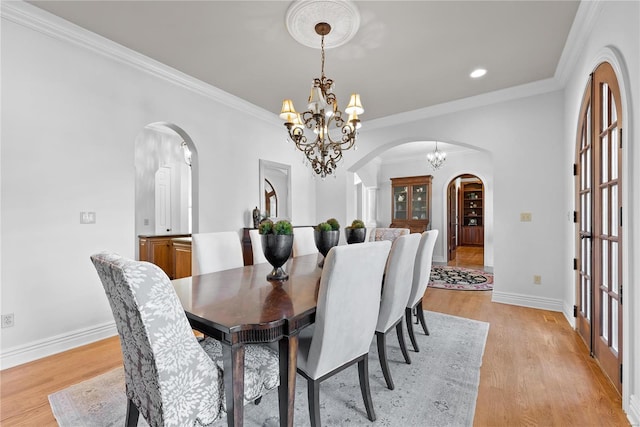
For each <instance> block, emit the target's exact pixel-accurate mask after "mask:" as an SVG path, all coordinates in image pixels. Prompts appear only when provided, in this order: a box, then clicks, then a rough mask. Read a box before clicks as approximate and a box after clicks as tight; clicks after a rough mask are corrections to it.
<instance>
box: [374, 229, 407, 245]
mask: <svg viewBox="0 0 640 427" xmlns="http://www.w3.org/2000/svg"><path fill="white" fill-rule="evenodd" d="M410 232H411V230H409V229H408V228H391V227H387V228H385V227H376V228H374V229H373V230H372V231H371V234H369V241H370V242H377V241H380V240H389V241H390V242H393V241H394V240H395V239H397V238H398V237H400V236H404V235H405V234H409V233H410Z"/></svg>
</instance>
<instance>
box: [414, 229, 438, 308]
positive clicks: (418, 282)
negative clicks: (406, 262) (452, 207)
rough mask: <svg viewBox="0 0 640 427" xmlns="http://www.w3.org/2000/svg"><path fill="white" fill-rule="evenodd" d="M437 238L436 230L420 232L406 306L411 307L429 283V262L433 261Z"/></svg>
mask: <svg viewBox="0 0 640 427" xmlns="http://www.w3.org/2000/svg"><path fill="white" fill-rule="evenodd" d="M437 239H438V230H429V231H425V232H424V233H422V237H421V238H420V245H418V253H417V254H416V261H415V266H414V267H413V285H412V287H411V293H410V294H409V300H408V303H407V307H409V308H413V307H414V306H415V305H416V304H417V303H418V301H420V299H421V298H422V297H423V295H424V292H425V291H426V290H427V286H428V285H429V277H430V276H431V263H432V261H433V248H434V247H435V245H436V240H437Z"/></svg>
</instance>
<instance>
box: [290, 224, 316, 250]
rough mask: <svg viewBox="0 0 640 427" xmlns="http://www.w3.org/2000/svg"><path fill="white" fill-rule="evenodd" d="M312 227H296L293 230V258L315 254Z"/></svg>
mask: <svg viewBox="0 0 640 427" xmlns="http://www.w3.org/2000/svg"><path fill="white" fill-rule="evenodd" d="M317 253H318V248H317V247H316V240H315V238H314V237H313V227H296V228H294V229H293V256H294V257H298V256H302V255H311V254H317Z"/></svg>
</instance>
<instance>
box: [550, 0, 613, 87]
mask: <svg viewBox="0 0 640 427" xmlns="http://www.w3.org/2000/svg"><path fill="white" fill-rule="evenodd" d="M601 11H602V2H600V1H581V2H580V5H579V6H578V11H577V12H576V17H575V18H574V20H573V24H572V25H571V29H570V30H569V35H568V36H567V41H566V42H565V44H564V49H562V55H560V60H559V61H558V66H557V67H556V73H555V78H556V79H557V80H558V82H560V84H561V85H562V86H563V87H564V86H565V85H566V83H567V82H568V81H569V78H570V77H571V71H572V70H573V69H574V68H575V66H576V64H577V62H578V59H579V58H580V55H581V54H582V52H583V50H584V45H585V43H584V40H585V39H586V38H587V37H588V36H589V34H590V33H591V31H592V30H593V26H594V25H595V23H596V18H597V17H598V15H599V14H600V13H601Z"/></svg>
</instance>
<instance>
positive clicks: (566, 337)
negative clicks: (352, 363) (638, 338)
mask: <svg viewBox="0 0 640 427" xmlns="http://www.w3.org/2000/svg"><path fill="white" fill-rule="evenodd" d="M475 249H477V248H475ZM463 252H464V251H463ZM476 252H477V251H476ZM479 259H480V260H479ZM479 259H478V258H477V253H476V258H473V257H471V258H470V259H467V260H465V261H464V262H462V261H461V262H462V263H463V264H464V265H465V266H470V267H476V268H477V267H479V266H481V265H482V261H481V259H482V258H479ZM424 304H425V308H426V309H427V310H432V311H438V312H441V313H447V314H452V315H455V316H461V317H466V318H470V319H476V320H481V321H484V322H488V323H489V324H490V327H489V335H488V338H487V345H486V348H485V353H484V358H483V363H482V369H481V372H480V388H479V391H478V400H477V404H476V413H475V419H474V425H475V426H563V427H565V426H581V427H582V426H626V425H629V423H628V421H627V418H626V416H625V415H624V413H623V411H622V409H621V407H622V404H621V399H620V396H619V395H618V394H617V393H616V391H615V389H614V388H613V386H612V385H611V384H610V383H609V382H608V380H607V379H606V377H605V376H604V375H603V374H602V372H601V371H600V369H599V367H598V365H597V363H596V362H595V361H594V360H593V359H591V358H590V357H589V353H588V351H587V348H586V346H585V345H584V344H583V342H582V341H581V340H580V338H579V337H578V335H577V334H576V333H575V332H574V331H573V330H572V329H571V328H570V326H569V324H568V323H567V321H566V320H565V319H564V317H563V315H562V314H561V313H557V312H551V311H543V310H534V309H529V308H523V307H516V306H511V305H506V304H497V303H493V302H491V292H490V291H456V290H446V289H431V288H430V289H428V290H427V292H426V297H425V301H424ZM418 331H419V328H418ZM121 364H122V356H121V354H120V344H119V342H118V339H117V337H114V338H109V339H107V340H103V341H100V342H98V343H94V344H91V345H87V346H84V347H80V348H78V349H75V350H71V351H68V352H65V353H61V354H58V355H55V356H51V357H48V358H45V359H41V360H39V361H35V362H32V363H28V364H25V365H22V366H18V367H15V368H11V369H7V370H4V371H2V372H0V381H1V394H0V424H1V425H2V426H6V427H9V426H55V425H57V424H56V422H55V419H54V417H53V415H52V413H51V409H50V407H49V402H48V400H47V396H48V395H49V394H51V393H53V392H55V391H57V390H60V389H63V388H65V387H68V386H70V385H72V384H76V383H78V382H81V381H83V380H85V379H88V378H91V377H94V376H96V375H98V374H100V373H104V372H107V371H109V370H111V369H113V368H115V367H117V366H120V365H121ZM375 398H376V397H375V396H374V402H375Z"/></svg>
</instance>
